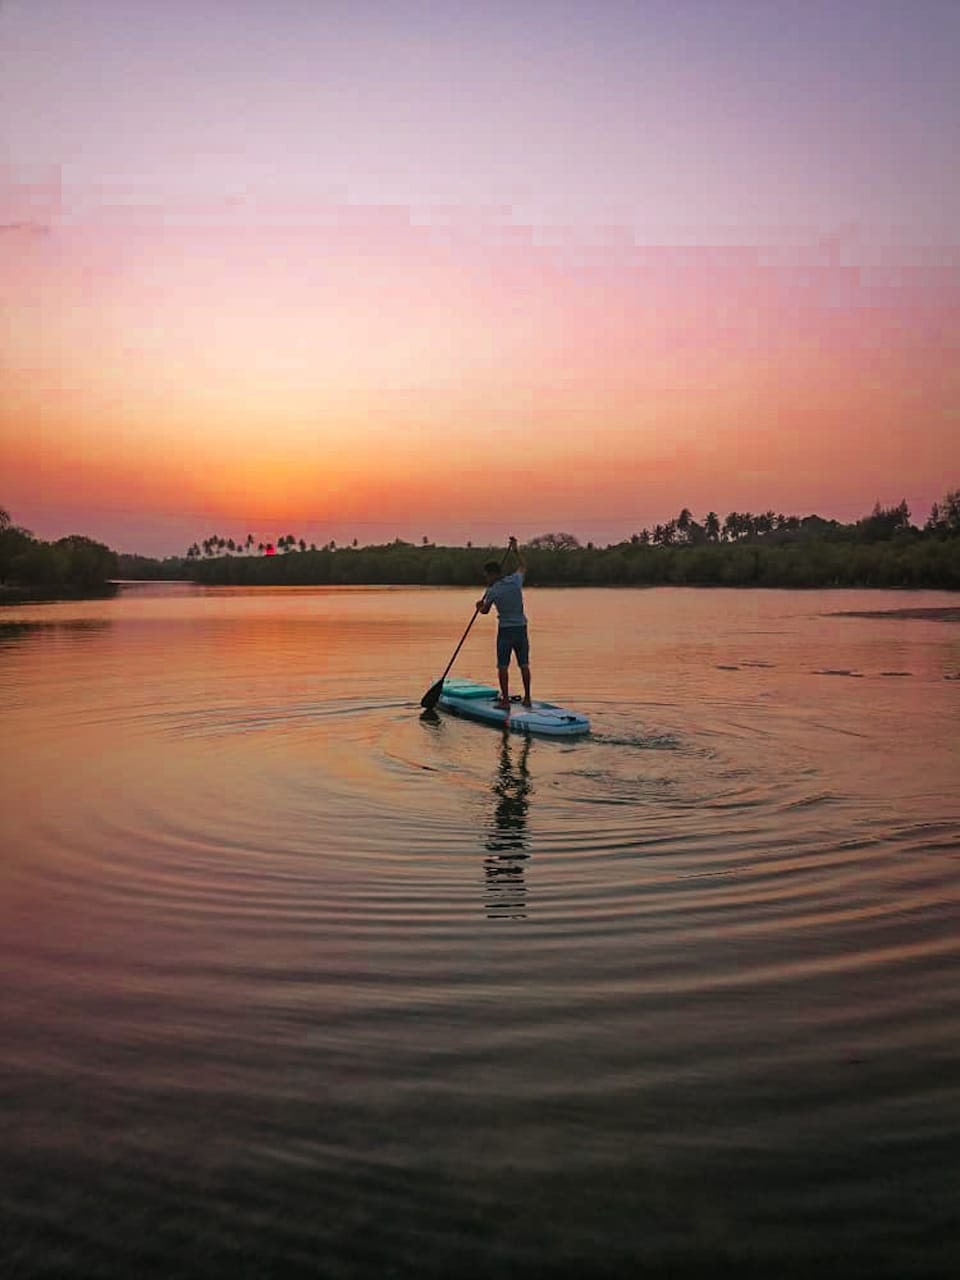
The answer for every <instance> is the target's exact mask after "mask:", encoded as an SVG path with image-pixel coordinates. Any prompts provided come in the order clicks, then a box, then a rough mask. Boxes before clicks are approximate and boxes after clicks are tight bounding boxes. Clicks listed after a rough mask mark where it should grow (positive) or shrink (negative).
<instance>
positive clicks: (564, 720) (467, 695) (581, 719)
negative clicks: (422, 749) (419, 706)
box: [440, 680, 590, 738]
mask: <svg viewBox="0 0 960 1280" xmlns="http://www.w3.org/2000/svg"><path fill="white" fill-rule="evenodd" d="M498 697H499V694H498V692H497V690H496V689H494V688H493V687H492V686H491V685H488V684H475V683H474V681H473V680H445V681H444V683H443V692H442V693H441V694H440V706H441V707H443V709H444V711H449V712H451V714H453V715H455V716H466V717H467V719H469V720H482V721H483V722H484V723H485V724H495V725H499V726H500V727H501V728H508V729H512V730H513V731H514V733H546V734H551V735H552V736H554V737H560V738H572V737H575V736H576V735H577V734H581V733H589V732H590V721H589V720H588V719H587V717H586V716H581V715H578V714H577V712H576V711H568V710H567V709H566V708H565V707H557V706H554V704H553V703H552V702H537V701H536V700H534V703H533V706H532V707H525V706H524V705H523V703H522V702H521V701H520V700H519V699H516V700H514V701H512V702H511V704H510V711H509V713H507V712H506V711H503V710H502V709H501V708H500V707H498V706H496V705H495V704H496V701H497V698H498Z"/></svg>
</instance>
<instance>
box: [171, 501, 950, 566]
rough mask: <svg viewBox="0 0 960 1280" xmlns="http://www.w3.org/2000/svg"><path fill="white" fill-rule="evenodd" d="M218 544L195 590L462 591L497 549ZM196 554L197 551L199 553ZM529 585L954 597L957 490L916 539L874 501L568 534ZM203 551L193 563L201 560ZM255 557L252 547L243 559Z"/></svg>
mask: <svg viewBox="0 0 960 1280" xmlns="http://www.w3.org/2000/svg"><path fill="white" fill-rule="evenodd" d="M221 541H223V540H221V539H220V538H219V536H215V537H214V538H212V539H205V540H204V542H203V543H194V544H193V550H194V555H193V556H190V555H189V553H188V557H187V562H188V570H187V572H188V574H189V576H190V577H191V578H193V579H194V580H195V581H198V582H204V583H209V584H211V585H217V584H222V585H226V584H233V585H251V586H254V585H268V584H287V585H290V586H308V585H314V586H322V585H351V584H353V585H361V584H376V583H383V584H397V585H424V586H468V585H471V584H474V583H476V582H477V581H478V578H479V572H478V571H479V566H480V565H482V563H483V561H484V560H486V559H490V558H499V554H500V553H501V552H502V548H497V547H473V546H472V545H471V544H469V543H468V544H467V546H466V547H445V546H437V545H436V544H435V543H433V542H431V541H430V540H429V539H428V538H427V537H424V538H423V540H422V542H421V543H420V544H416V543H412V542H406V541H404V540H402V539H400V538H396V539H394V541H392V542H389V543H385V544H382V545H378V546H363V547H359V546H358V545H357V541H356V539H354V541H353V544H352V545H351V546H348V547H337V545H336V543H335V542H334V541H333V540H331V541H330V542H328V543H327V544H326V545H324V546H323V547H320V548H318V547H317V546H316V545H315V544H312V545H310V546H307V544H306V542H305V541H304V539H302V538H301V539H297V538H296V537H295V536H294V535H293V534H289V535H285V536H284V537H283V538H280V539H278V540H277V542H276V544H271V543H266V544H262V549H261V544H257V548H256V550H257V554H250V553H247V551H246V548H247V546H248V545H249V540H245V541H244V542H242V543H239V544H238V543H237V542H236V541H235V542H234V546H235V548H239V550H238V552H237V554H231V553H230V540H229V539H227V540H225V542H224V549H223V552H221V549H220V542H221ZM201 548H202V549H203V550H202V551H200V549H201ZM524 550H525V553H526V558H527V563H528V581H529V582H530V583H531V584H539V585H542V586H655V585H674V586H771V587H777V586H779V587H829V586H848V587H854V586H864V587H872V586H875V587H939V588H947V589H960V490H954V491H951V492H949V493H947V494H946V496H945V497H944V498H943V500H942V502H939V503H936V504H934V507H933V509H932V511H931V513H930V516H929V518H928V519H927V521H926V522H925V524H924V525H923V527H922V528H918V527H917V526H915V525H914V524H912V523H911V518H910V511H909V508H908V506H907V503H906V502H905V501H901V502H900V503H897V504H896V505H895V506H891V507H884V506H882V505H881V504H880V503H879V502H878V503H877V504H876V505H875V506H874V508H873V510H872V511H871V512H870V513H869V514H868V515H866V516H864V517H863V518H862V519H860V520H858V521H855V522H853V523H852V524H843V523H841V522H840V521H837V520H828V519H824V518H823V517H822V516H818V515H807V516H802V517H801V516H796V515H784V514H782V513H778V512H773V511H765V512H761V513H759V514H754V513H752V512H749V511H745V512H737V511H731V512H729V513H728V514H727V515H726V516H725V517H724V518H723V519H722V520H721V519H720V517H719V516H718V515H717V513H716V512H713V511H710V512H708V513H707V514H706V515H705V516H704V518H703V520H702V521H698V520H696V519H695V518H694V516H693V513H692V512H691V511H690V510H689V508H687V507H684V508H683V509H682V510H681V511H680V512H679V514H678V515H677V516H676V518H674V519H672V520H669V521H666V522H665V523H663V524H657V525H655V526H654V527H653V528H644V529H641V530H640V531H639V532H637V533H635V534H632V535H631V536H630V537H629V538H628V539H626V540H625V541H623V542H619V543H615V544H611V545H609V546H605V547H598V546H595V545H594V544H593V543H592V542H587V543H586V544H582V543H581V542H580V540H579V539H578V538H577V537H576V535H574V534H571V533H566V532H554V533H544V534H540V535H538V536H537V537H534V538H531V539H530V540H529V541H528V542H527V543H526V544H525V547H524ZM198 551H200V554H198ZM251 551H252V548H251Z"/></svg>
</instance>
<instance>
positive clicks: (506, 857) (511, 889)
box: [484, 733, 532, 919]
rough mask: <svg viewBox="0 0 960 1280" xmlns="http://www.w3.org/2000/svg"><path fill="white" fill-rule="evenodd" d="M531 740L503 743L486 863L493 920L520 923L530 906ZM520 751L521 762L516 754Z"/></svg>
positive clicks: (505, 739) (489, 911) (489, 910)
mask: <svg viewBox="0 0 960 1280" xmlns="http://www.w3.org/2000/svg"><path fill="white" fill-rule="evenodd" d="M530 743H531V739H530V738H527V737H525V738H524V739H523V740H522V741H521V742H519V743H517V744H515V743H514V742H513V741H512V740H511V738H510V735H509V733H504V735H503V738H502V740H501V742H500V758H499V762H498V766H497V774H496V777H495V779H494V783H493V788H492V790H493V794H494V795H495V796H496V798H497V803H496V807H495V809H494V812H493V826H492V828H491V831H490V834H489V836H488V838H487V849H488V850H489V854H490V856H488V857H487V858H485V859H484V875H485V877H486V881H487V893H486V908H487V915H488V916H490V917H491V918H506V919H511V918H512V919H518V918H522V917H523V914H524V911H523V909H524V907H525V906H526V881H525V879H524V863H525V862H526V860H527V858H528V857H529V856H530V855H529V854H528V853H527V852H526V849H527V844H528V838H527V811H528V809H529V807H530V800H529V796H530V793H531V791H532V784H531V782H530V773H529V770H528V768H527V757H528V756H529V754H530ZM515 748H516V750H517V758H516V760H514V756H513V751H514V749H515Z"/></svg>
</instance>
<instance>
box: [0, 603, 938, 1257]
mask: <svg viewBox="0 0 960 1280" xmlns="http://www.w3.org/2000/svg"><path fill="white" fill-rule="evenodd" d="M473 599H474V594H473V593H471V592H469V591H467V592H463V591H456V590H448V589H432V590H431V589H420V590H415V589H406V588H403V589H388V588H368V589H358V588H332V589H312V588H311V589H307V588H303V589H276V590H273V589H258V590H250V591H244V590H230V589H207V590H204V589H200V588H193V587H189V586H185V585H181V586H155V587H149V586H142V587H129V586H128V587H124V588H122V589H121V590H120V592H119V594H118V595H117V596H116V597H115V598H113V599H109V600H97V601H88V602H77V601H71V602H68V603H58V604H49V605H30V606H19V607H15V608H8V609H4V610H3V611H2V612H0V716H2V725H3V755H2V794H3V818H2V822H3V839H2V850H3V852H2V868H3V878H2V895H0V962H2V974H3V982H2V994H0V1007H2V1019H3V1020H2V1027H3V1035H2V1039H0V1097H2V1103H0V1122H2V1148H0V1149H2V1156H0V1160H2V1164H3V1169H4V1174H3V1176H2V1177H0V1222H2V1230H0V1263H2V1264H3V1265H2V1266H0V1271H2V1273H3V1275H4V1276H5V1277H8V1276H17V1277H19V1276H23V1277H33V1276H40V1275H44V1276H46V1275H50V1276H53V1275H56V1276H61V1277H67V1278H73V1277H76V1278H79V1277H84V1278H85V1277H90V1276H97V1277H129V1276H133V1275H136V1276H138V1277H143V1276H157V1277H160V1276H185V1277H193V1276H197V1277H220V1276H224V1277H226V1276H243V1277H252V1276H257V1277H259V1276H264V1277H265V1276H278V1277H279V1276H297V1275H305V1276H306V1275H317V1276H324V1277H326V1276H331V1277H340V1276H343V1277H366V1276H371V1277H373V1276H377V1277H380V1276H402V1277H407V1276H410V1277H413V1276H417V1277H434V1276H436V1277H439V1276H452V1275H458V1276H468V1277H469V1276H477V1277H488V1276H489V1277H500V1276H513V1275H517V1276H521V1275H522V1276H567V1275H570V1276H574V1275H576V1276H611V1277H613V1276H637V1275H641V1274H651V1275H660V1274H670V1275H671V1276H674V1275H676V1276H684V1275H717V1274H724V1273H725V1272H726V1271H727V1270H729V1273H730V1274H736V1275H738V1276H742V1275H764V1276H768V1275H769V1276H772V1275H810V1274H812V1273H813V1271H814V1270H815V1269H819V1270H820V1271H821V1272H824V1271H826V1272H829V1273H831V1274H834V1273H836V1274H844V1275H846V1276H857V1275H861V1274H862V1275H864V1276H866V1275H871V1276H878V1275H883V1276H888V1275H889V1276H898V1277H899V1276H906V1275H909V1276H927V1275H929V1276H935V1275H946V1274H948V1273H949V1271H950V1268H951V1266H952V1265H953V1263H955V1261H956V1257H957V1249H958V1245H960V1238H958V1237H960V1232H958V1219H957V1212H956V1210H957V1193H958V1189H960V1176H958V1175H960V1070H958V1068H960V895H958V884H960V875H958V872H960V856H958V855H960V781H958V780H960V728H958V726H960V679H957V677H958V675H960V625H958V624H957V622H956V621H951V619H950V617H949V616H948V615H947V616H940V617H938V616H937V614H936V613H935V612H932V613H931V614H929V615H923V614H922V613H921V615H920V616H912V617H903V616H897V615H896V614H891V615H889V616H882V617H859V616H850V615H853V614H857V613H862V612H864V611H883V610H896V609H901V608H904V607H906V606H909V607H910V608H911V609H914V610H916V609H919V610H924V609H930V610H932V611H933V610H936V609H937V608H938V607H943V606H951V605H952V606H955V605H956V598H955V597H951V596H949V595H945V594H943V593H934V592H917V593H911V594H910V595H905V594H904V593H894V592H865V591H835V592H791V591H753V592H751V591H734V590H716V591H708V590H677V589H662V590H660V589H657V590H624V591H617V590H599V589H598V590H594V589H583V590H569V591H559V590H557V591H551V590H541V591H537V590H536V589H533V588H532V589H531V590H530V591H529V592H528V593H527V605H528V612H529V614H530V616H531V643H532V653H531V662H532V666H533V673H534V696H539V697H542V698H549V699H551V700H553V701H557V702H561V703H563V704H564V705H567V706H570V707H573V708H575V709H577V710H579V711H583V712H585V713H586V714H588V715H589V716H590V717H591V720H592V724H593V733H592V734H591V736H590V737H588V738H586V739H583V740H580V741H566V742H564V741H550V740H543V739H533V740H530V739H524V738H522V737H520V736H517V735H513V736H507V737H506V738H504V737H503V736H502V735H501V734H500V733H499V732H498V731H496V730H494V729H490V728H486V727H484V726H480V725H476V724H474V723H471V722H468V721H462V720H456V719H451V718H448V717H447V716H445V715H443V714H440V715H435V716H427V717H424V716H423V715H422V714H421V710H420V707H419V705H418V702H419V698H420V696H421V694H422V693H423V692H424V691H425V690H426V688H427V687H428V686H429V685H430V684H431V683H432V682H433V680H434V679H436V677H437V676H438V675H439V673H440V671H442V669H443V667H444V665H445V663H446V661H447V659H448V658H449V656H450V654H451V653H452V651H453V648H454V646H455V644H456V642H457V640H458V639H459V637H460V634H461V632H462V630H463V627H464V626H465V625H466V622H467V621H468V620H469V617H470V614H471V612H472V607H473ZM845 615H846V616H845ZM493 627H494V623H493V620H492V619H491V618H481V619H480V620H479V621H478V623H477V625H476V626H475V627H474V629H473V631H472V632H471V635H470V638H469V640H468V642H467V644H466V645H465V647H464V650H463V651H462V653H461V655H460V657H459V659H458V661H457V665H456V667H455V674H459V675H470V676H473V677H475V678H480V679H484V680H489V679H491V677H492V675H493V672H492V670H491V668H492V665H493Z"/></svg>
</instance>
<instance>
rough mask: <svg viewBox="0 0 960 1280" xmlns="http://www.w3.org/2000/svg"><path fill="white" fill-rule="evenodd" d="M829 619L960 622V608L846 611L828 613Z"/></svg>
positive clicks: (945, 606) (946, 606) (948, 606)
mask: <svg viewBox="0 0 960 1280" xmlns="http://www.w3.org/2000/svg"><path fill="white" fill-rule="evenodd" d="M826 616H827V617H828V618H915V619H919V620H921V621H923V620H926V621H929V622H960V608H954V607H953V606H952V605H943V606H941V607H940V608H934V609H844V610H841V611H839V612H837V613H828V614H827V615H826Z"/></svg>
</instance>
